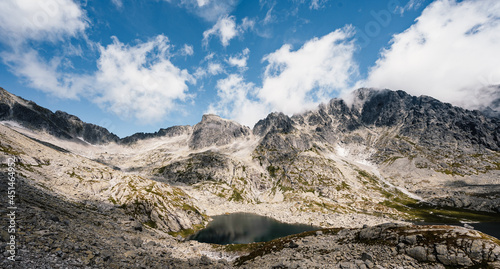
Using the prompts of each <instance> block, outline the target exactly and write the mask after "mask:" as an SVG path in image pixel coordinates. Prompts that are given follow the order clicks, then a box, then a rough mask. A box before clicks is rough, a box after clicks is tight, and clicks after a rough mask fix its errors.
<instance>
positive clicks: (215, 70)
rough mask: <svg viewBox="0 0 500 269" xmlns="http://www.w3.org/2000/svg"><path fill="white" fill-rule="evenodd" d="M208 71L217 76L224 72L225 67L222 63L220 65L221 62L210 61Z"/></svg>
mask: <svg viewBox="0 0 500 269" xmlns="http://www.w3.org/2000/svg"><path fill="white" fill-rule="evenodd" d="M207 71H208V73H209V74H210V75H212V76H215V75H217V74H220V73H222V72H224V69H223V68H222V65H220V63H214V62H210V63H208V67H207Z"/></svg>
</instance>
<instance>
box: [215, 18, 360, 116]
mask: <svg viewBox="0 0 500 269" xmlns="http://www.w3.org/2000/svg"><path fill="white" fill-rule="evenodd" d="M353 34H354V32H353V29H352V27H346V28H344V29H339V30H336V31H334V32H332V33H330V34H327V35H325V36H323V37H321V38H314V39H312V40H309V41H307V42H306V43H305V44H304V45H303V46H302V47H301V48H300V49H298V50H295V51H293V50H292V48H291V46H290V45H284V46H282V47H281V48H280V49H278V50H277V51H275V52H273V53H271V54H268V55H266V56H265V57H264V58H263V61H264V62H267V66H266V69H265V72H264V74H263V81H262V86H261V87H258V86H255V85H254V84H252V83H248V82H245V80H244V78H243V77H242V75H240V74H231V75H229V76H228V77H227V78H225V79H221V80H219V81H218V82H217V95H218V97H219V100H218V102H217V104H215V105H212V106H211V110H212V111H211V112H218V113H220V114H221V115H223V116H226V117H229V118H231V119H234V120H237V121H239V122H242V123H245V124H246V125H249V126H252V125H253V124H255V123H256V122H257V120H259V119H261V118H263V117H265V115H267V114H268V113H269V112H272V111H280V112H284V113H286V114H288V115H291V114H294V113H300V112H302V111H304V110H306V109H311V108H313V107H315V106H317V105H318V104H319V103H320V102H323V101H326V100H328V99H330V98H331V95H332V94H333V93H334V92H340V91H341V90H343V89H344V88H347V87H350V83H351V78H352V76H354V75H357V66H356V64H355V63H354V60H353V53H354V51H355V46H354V43H353V41H352V40H351V38H352V36H353Z"/></svg>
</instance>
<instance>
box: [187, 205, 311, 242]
mask: <svg viewBox="0 0 500 269" xmlns="http://www.w3.org/2000/svg"><path fill="white" fill-rule="evenodd" d="M212 218H213V221H211V222H210V223H209V224H208V225H207V227H206V228H205V229H203V230H200V231H198V232H197V233H196V234H194V235H192V236H190V237H189V238H188V239H190V240H196V241H199V242H204V243H214V244H221V245H226V244H247V243H252V242H265V241H269V240H273V239H275V238H279V237H283V236H287V235H291V234H297V233H302V232H306V231H313V230H318V229H321V228H320V227H316V226H311V225H305V224H288V223H282V222H279V221H277V220H275V219H273V218H269V217H263V216H259V215H255V214H249V213H234V214H228V215H220V216H214V217H212Z"/></svg>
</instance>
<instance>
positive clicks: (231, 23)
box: [202, 16, 255, 47]
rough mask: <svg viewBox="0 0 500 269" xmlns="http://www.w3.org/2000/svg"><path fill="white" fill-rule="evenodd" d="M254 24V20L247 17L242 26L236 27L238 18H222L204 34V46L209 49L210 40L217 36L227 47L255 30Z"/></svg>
mask: <svg viewBox="0 0 500 269" xmlns="http://www.w3.org/2000/svg"><path fill="white" fill-rule="evenodd" d="M254 24H255V22H254V21H253V20H251V19H248V18H246V17H245V18H243V20H242V22H241V24H240V25H236V18H235V17H234V16H223V17H220V18H219V20H217V23H215V24H214V26H212V28H210V29H208V30H206V31H205V32H203V41H202V42H203V46H204V47H208V42H209V41H210V38H211V37H212V36H214V35H215V36H218V37H219V39H220V42H221V44H222V46H224V47H227V46H228V45H229V41H230V40H231V39H233V38H235V37H236V36H238V35H241V34H243V33H244V32H246V31H247V30H248V29H251V28H253V26H254Z"/></svg>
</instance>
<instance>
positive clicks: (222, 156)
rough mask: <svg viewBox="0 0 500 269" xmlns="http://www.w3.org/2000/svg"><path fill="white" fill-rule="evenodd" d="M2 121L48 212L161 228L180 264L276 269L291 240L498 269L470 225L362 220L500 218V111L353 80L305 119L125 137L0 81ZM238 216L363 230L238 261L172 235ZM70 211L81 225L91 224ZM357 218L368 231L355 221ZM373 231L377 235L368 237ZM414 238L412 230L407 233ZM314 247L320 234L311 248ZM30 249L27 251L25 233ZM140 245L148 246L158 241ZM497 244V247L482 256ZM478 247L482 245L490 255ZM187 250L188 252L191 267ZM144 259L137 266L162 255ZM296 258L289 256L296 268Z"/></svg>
mask: <svg viewBox="0 0 500 269" xmlns="http://www.w3.org/2000/svg"><path fill="white" fill-rule="evenodd" d="M0 121H1V122H2V124H1V125H0V131H1V133H0V136H1V138H2V140H1V141H0V149H1V152H2V156H1V158H2V161H3V163H5V161H6V159H7V158H8V157H10V156H15V157H16V158H17V159H18V166H17V167H18V172H19V179H20V181H22V184H24V185H26V189H30V190H32V192H34V193H38V192H39V193H41V194H43V195H41V196H40V197H46V196H47V197H57V199H59V200H61V201H62V202H58V203H57V204H60V205H61V206H60V207H61V208H60V209H57V210H54V212H52V211H51V212H52V213H51V214H58V213H57V212H58V211H61V210H62V211H64V210H66V209H63V207H68V208H69V207H75V206H76V207H78V206H79V207H81V208H82V211H85V212H87V211H88V212H90V211H92V212H98V213H99V214H101V215H106V214H110V215H112V216H113V218H117V219H130V221H128V222H127V221H121V222H120V223H119V224H116V223H112V222H109V220H106V221H104V223H105V226H106V227H107V229H112V230H114V231H128V232H131V233H133V234H131V235H130V237H131V238H136V237H138V236H139V237H140V236H141V235H140V233H142V232H143V231H144V232H147V233H151V237H155V236H156V235H158V234H161V236H162V238H164V239H163V240H172V242H170V241H169V242H170V243H171V244H172V245H175V247H174V249H176V248H178V249H179V251H176V250H172V252H171V255H172V257H170V256H169V259H174V258H175V259H176V260H175V261H176V262H177V263H178V264H179V266H180V264H184V265H186V266H189V264H190V263H192V264H196V265H197V266H199V267H204V266H206V267H207V268H210V267H211V266H215V265H220V266H221V267H222V268H228V267H231V266H237V265H239V261H242V262H241V264H242V265H246V266H247V267H250V268H251V267H255V266H282V267H283V266H289V265H286V264H282V265H280V264H281V263H282V262H281V261H278V260H276V259H277V258H276V257H278V256H280V255H284V256H285V257H292V256H293V257H294V256H295V255H299V254H300V253H298V252H296V251H295V250H296V249H297V248H298V249H303V250H304V251H305V252H301V253H302V254H303V253H309V252H308V251H309V250H311V249H315V248H317V249H318V251H319V250H321V251H322V253H325V255H326V256H325V257H327V258H325V260H326V261H328V259H335V260H336V261H338V262H336V263H335V264H336V266H338V267H341V268H343V267H346V266H347V267H349V266H357V267H360V266H361V263H360V262H359V260H360V259H361V261H362V262H363V263H364V266H365V267H366V266H368V267H369V266H370V265H373V266H375V265H376V264H378V265H380V266H382V265H383V264H386V263H387V262H388V261H389V260H391V259H392V261H393V264H397V265H398V266H408V268H443V267H442V266H444V265H446V266H459V267H468V266H479V265H482V264H488V266H490V265H491V266H494V265H495V264H497V265H498V259H499V256H498V249H500V246H499V247H496V245H495V244H497V243H498V242H497V241H491V240H489V239H488V240H489V241H488V240H486V241H488V242H487V243H488V244H490V243H491V242H493V243H491V245H487V247H486V245H485V244H486V243H484V242H486V241H484V242H483V241H481V242H482V243H481V244H483V243H484V244H483V245H482V246H483V247H482V248H479V247H478V246H476V247H474V248H472V246H470V244H474V242H475V241H474V240H475V239H474V238H477V240H479V238H478V237H477V236H479V237H481V236H482V235H481V234H479V235H478V234H473V235H471V236H472V237H474V238H469V237H470V236H469V235H466V233H467V230H464V231H459V232H456V231H454V230H453V228H449V227H445V228H438V229H437V230H436V229H435V230H432V229H430V230H429V229H428V230H425V228H419V227H415V228H408V229H407V228H401V227H400V226H397V225H396V226H394V227H392V226H391V227H389V226H387V227H386V226H383V227H382V228H380V227H379V228H376V227H370V226H374V225H378V224H382V223H386V222H399V223H404V222H405V221H408V220H416V219H419V220H422V219H424V220H425V217H426V216H427V217H428V216H432V215H433V211H436V210H440V212H441V211H442V212H445V213H443V214H447V213H446V212H448V213H449V212H451V213H450V214H451V215H450V216H449V217H450V218H451V219H453V220H456V221H458V220H461V221H463V220H464V219H463V218H462V217H457V215H458V214H457V212H461V211H460V210H462V209H468V210H474V211H473V212H474V213H473V214H472V215H474V216H475V217H477V216H478V215H479V216H487V217H488V218H490V217H492V218H493V219H495V218H496V219H498V213H499V212H500V183H499V182H498V178H500V120H499V119H498V118H495V117H493V116H491V115H485V114H483V113H481V112H479V111H469V110H465V109H462V108H459V107H454V106H452V105H450V104H446V103H442V102H440V101H438V100H436V99H433V98H431V97H426V96H420V97H415V96H411V95H408V94H406V93H405V92H403V91H390V90H373V89H359V90H357V91H355V92H354V93H353V95H352V98H351V99H349V100H348V101H346V100H342V99H332V100H331V101H330V102H328V103H326V104H322V105H320V106H319V107H318V108H317V109H315V110H312V111H308V112H305V113H302V114H298V115H293V116H287V115H285V114H283V113H271V114H269V115H268V116H267V117H266V118H265V119H262V120H260V121H259V122H258V123H257V124H256V125H255V126H254V127H253V129H250V128H249V127H246V126H242V125H240V124H239V123H237V122H234V121H230V120H226V119H222V118H220V117H218V116H216V115H204V116H203V118H202V119H201V121H200V122H199V123H198V124H196V125H194V126H173V127H170V128H166V129H160V130H159V131H158V132H156V133H150V134H148V133H137V134H134V135H131V136H129V137H125V138H122V139H120V138H118V137H116V136H115V135H113V134H111V133H110V132H108V131H107V130H106V129H104V128H102V127H99V126H95V125H92V124H88V123H84V122H82V121H81V120H80V119H78V118H77V117H76V116H72V115H69V114H67V113H64V112H60V111H57V112H55V113H52V112H51V111H49V110H47V109H44V108H42V107H39V106H38V105H36V104H35V103H33V102H29V101H26V100H24V99H22V98H20V97H17V96H15V95H12V94H10V93H8V92H7V91H5V90H3V89H1V90H0ZM82 140H84V141H85V142H87V143H82ZM4 167H6V166H5V165H4ZM37 197H38V196H37ZM30 199H31V200H30ZM37 199H38V198H36V197H32V198H29V199H28V200H29V201H30V202H29V205H28V206H26V209H25V210H26V212H31V211H36V210H37V209H36V207H33V206H31V204H40V203H41V204H48V205H51V206H52V205H53V203H52V202H50V201H45V200H46V199H45V198H44V199H45V200H43V201H41V200H39V199H38V200H37ZM47 199H49V198H47ZM50 199H52V198H50ZM28 200H26V201H28ZM439 206H444V207H446V210H447V211H446V210H445V209H442V208H440V207H439ZM23 210H24V209H23ZM233 212H249V213H256V214H260V215H266V216H270V217H273V218H275V219H278V220H281V221H285V222H300V223H307V224H314V225H318V226H321V227H323V228H339V229H340V228H341V227H342V228H346V227H347V228H358V229H359V230H346V231H345V232H342V233H339V235H337V234H336V233H337V232H335V236H334V237H335V238H333V239H334V240H337V241H338V242H337V241H335V242H336V243H331V244H330V243H328V242H333V241H331V240H332V238H331V237H329V236H316V237H314V238H313V237H311V236H310V235H307V236H308V238H307V239H306V240H301V241H300V242H298V241H297V242H295V243H298V244H299V246H298V247H296V246H295V245H293V246H294V247H285V248H280V247H278V248H277V249H273V250H272V251H270V252H266V251H268V250H266V245H263V246H262V248H263V249H261V250H262V251H264V252H266V253H267V254H265V255H262V258H260V259H255V260H254V259H253V258H252V259H247V260H245V259H243V258H242V259H239V260H238V261H236V262H235V263H234V264H229V263H225V264H224V263H223V264H219V263H218V262H213V261H212V262H211V261H210V259H209V258H206V259H205V258H203V259H199V257H200V255H201V254H200V253H201V252H200V251H201V250H203V251H205V252H203V253H205V254H206V255H221V256H220V257H228V256H224V255H234V254H228V253H227V252H226V251H220V252H217V254H213V253H212V252H210V251H209V250H207V249H211V250H213V248H211V247H207V246H204V245H203V244H201V245H199V246H197V247H196V249H193V248H192V246H190V245H189V243H183V242H174V239H173V238H174V237H176V238H178V236H180V235H185V234H187V233H190V232H193V231H194V230H196V229H199V228H201V227H203V226H204V225H205V224H206V223H207V221H208V220H209V216H213V215H218V214H224V213H233ZM481 212H483V213H481ZM485 212H486V213H485ZM469 213H470V211H467V214H469ZM68 216H69V215H68ZM468 216H469V215H468ZM474 216H473V217H474ZM473 217H471V218H473ZM41 218H45V217H43V216H41ZM60 218H67V216H66V215H64V214H63V215H61V217H60ZM465 218H467V217H465ZM78 219H79V220H78V221H80V222H82V223H83V222H85V221H87V220H88V218H87V217H79V218H78ZM469 220H476V219H469ZM26 221H27V224H26V225H28V226H29V225H30V224H29V220H26ZM48 223H52V222H48ZM92 223H93V222H92ZM51 225H52V226H50V227H54V229H57V230H58V233H61V230H64V229H63V228H61V227H62V226H61V227H59V226H58V224H57V223H53V224H51ZM96 225H97V224H96ZM364 225H366V226H369V227H368V228H364V229H361V227H363V226H364ZM91 226H92V227H91V228H89V225H88V224H85V225H83V224H82V225H81V226H78V227H80V228H81V230H79V231H78V232H79V233H80V232H81V233H83V232H84V231H85V230H88V229H90V230H92V231H93V232H95V233H97V234H102V235H104V234H107V233H108V231H107V232H103V231H101V229H102V228H101V227H97V226H96V227H94V226H93V225H91ZM30 227H31V226H30ZM377 227H378V226H377ZM80 228H79V229H80ZM412 229H415V232H413V230H412ZM373 231H378V232H377V234H376V235H373V236H374V237H373V238H371V237H370V238H369V236H371V233H372V232H373ZM128 232H127V233H128ZM325 232H326V231H325ZM166 233H170V235H168V234H166ZM373 233H375V232H373ZM413 235H415V236H416V238H417V239H415V240H413ZM419 235H420V237H419ZM462 235H464V236H466V237H467V238H466V239H464V237H463V236H462ZM172 236H173V237H172ZM367 236H368V237H367ZM394 236H396V238H394ZM408 236H410V237H411V239H408V240H410V241H408V240H407V239H406V237H408ZM427 236H431V237H436V238H440V240H441V239H442V240H441V241H439V242H437V243H436V244H437V245H436V244H432V245H429V244H427V243H426V242H424V241H422V240H421V239H422V238H426V237H427ZM419 238H420V239H419ZM150 239H151V241H154V240H153V239H152V238H150ZM483 239H484V238H483ZM53 240H56V239H55V238H54V239H53ZM113 240H115V239H113ZM113 240H112V241H113ZM134 240H136V239H134ZM148 240H149V239H148ZM405 240H406V241H405ZM459 240H462V241H459ZM464 240H465V241H466V240H469V241H470V242H469V241H467V242H469V243H470V244H469V243H467V242H466V243H464V242H465V241H464ZM481 240H482V239H481ZM115 241H116V242H118V243H116V242H115ZM115 241H113V242H111V241H105V240H104V241H102V240H101V241H100V242H98V243H96V244H98V245H113V244H123V247H124V248H125V245H126V244H125V243H123V242H121V241H120V240H119V239H116V240H115ZM119 241H120V242H121V243H120V242H119ZM382 241H383V242H386V243H387V244H389V245H387V244H385V245H384V244H381V242H382ZM155 242H156V241H155ZM287 242H288V241H287ZM308 242H315V243H314V245H312V246H311V247H312V248H310V247H309V245H308V244H309V243H308ZM477 242H480V241H477ZM288 243H290V242H288ZM288 243H287V244H288ZM23 244H24V243H23ZM25 244H26V246H27V248H30V247H28V246H29V242H26V243H25ZM92 244H94V243H92ZM155 244H156V243H155ZM290 244H291V243H290ZM346 244H347V245H346ZM478 244H479V243H478ZM348 245H349V246H350V247H352V246H354V245H355V246H356V251H357V252H356V253H357V254H356V255H357V256H356V257H354V256H352V257H351V256H349V257H348V256H345V255H344V256H338V255H337V256H336V258H332V257H330V256H329V255H330V252H328V251H330V250H329V249H339V250H341V249H344V248H347V247H348ZM373 245H377V247H375V248H372V247H371V246H373ZM438 245H439V246H438ZM442 245H444V246H445V247H443V246H442ZM121 247H122V246H120V245H117V246H116V247H115V248H117V249H121ZM141 247H142V245H141V244H139V243H137V244H135V248H137V251H144V249H143V250H139V249H141ZM148 247H149V249H155V247H154V245H150V246H148ZM30 249H31V248H30ZM282 249H283V251H282V252H280V251H281V250H282ZM327 249H328V251H327ZM387 250H388V251H390V254H380V257H382V258H380V259H378V258H374V257H373V255H372V259H369V258H367V257H368V256H366V255H364V254H363V253H365V254H366V253H369V252H368V251H374V252H376V253H379V252H380V253H387ZM32 251H35V250H32ZM39 251H42V250H36V251H35V252H33V253H39ZM43 251H45V250H43ZM43 251H42V252H43ZM47 251H49V252H50V251H51V250H47ZM119 251H120V250H119ZM255 251H257V252H258V251H260V250H255ZM377 251H378V252H377ZM492 251H493V252H494V255H490V254H491V253H493V252H492ZM184 252H185V253H184ZM313 252H314V251H313ZM313 252H311V253H313ZM358 252H359V253H358ZM476 252H477V253H476ZM479 252H481V255H482V258H481V259H480V258H479V256H478V255H479V254H478V253H479ZM483 252H488V253H490V254H488V255H486V256H485V255H483ZM186 253H189V254H186ZM207 253H211V254H207ZM258 253H260V252H258ZM372 253H373V252H372ZM136 254H137V253H136ZM254 254H255V253H254ZM358 254H359V255H358ZM424 254H425V255H424ZM459 254H460V255H459ZM462 254H463V255H462ZM40 255H42V256H43V253H41V252H40ZM55 255H56V254H55ZM239 255H240V254H239ZM249 255H253V254H252V253H249ZM259 255H260V254H259ZM96 256H98V255H95V254H92V255H89V256H86V257H80V261H83V260H82V259H84V258H85V262H86V261H88V263H85V262H83V263H81V264H80V265H91V266H93V265H95V266H96V267H99V266H98V264H99V265H100V266H104V264H108V265H110V264H111V263H110V262H109V261H108V260H106V261H105V260H103V259H97V258H96ZM125 256H126V255H125ZM174 256H175V257H174ZM358 256H359V257H358ZM483 256H484V257H483ZM89 257H90V258H89ZM160 257H162V255H159V256H158V257H157V258H158V259H161V258H160ZM193 257H196V258H193ZM328 257H329V258H328ZM363 257H364V258H363ZM129 258H130V255H129V256H128V257H122V258H121V259H122V260H121V261H117V260H114V261H113V264H115V265H116V266H125V267H127V265H126V263H128V262H129V260H131V258H130V259H129ZM187 258H190V259H191V258H193V259H194V260H191V262H188V261H186V259H187ZM307 259H309V260H310V261H311V263H309V262H306V263H304V264H303V266H309V265H310V266H314V264H317V265H318V264H319V265H318V266H322V265H321V264H320V263H317V262H318V261H319V260H318V259H315V258H314V257H312V256H311V257H308V258H307ZM408 259H412V260H411V262H409V261H408ZM55 260H57V258H56V259H55ZM75 260H76V258H75ZM243 260H245V261H244V262H243ZM291 260H293V259H291ZM367 260H369V261H368V262H367ZM123 261H126V262H125V263H123ZM148 262H150V261H146V260H145V261H144V264H142V265H141V264H136V265H133V266H131V267H140V266H145V264H149V265H147V266H153V267H154V264H156V263H154V262H151V263H148ZM184 262H185V263H184ZM344 262H345V264H344ZM358 263H359V264H358ZM63 264H65V263H63ZM389 264H390V262H389ZM66 265H67V264H66ZM295 265H296V263H294V262H292V263H291V265H290V266H295ZM344 265H345V266H344ZM53 266H56V265H54V264H53ZM128 266H129V267H130V265H128ZM495 266H496V265H495ZM28 268H29V267H28ZM353 268H355V267H353ZM360 268H361V267H360ZM493 268H494V267H493Z"/></svg>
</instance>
